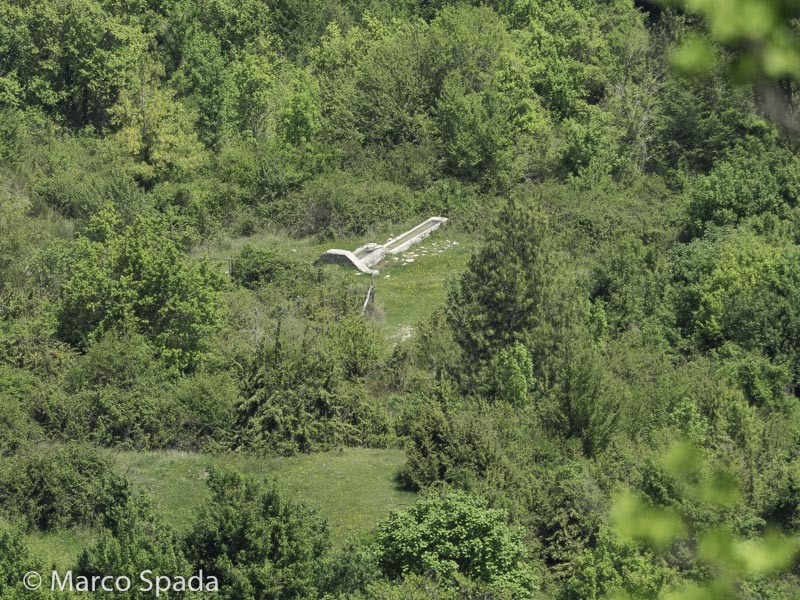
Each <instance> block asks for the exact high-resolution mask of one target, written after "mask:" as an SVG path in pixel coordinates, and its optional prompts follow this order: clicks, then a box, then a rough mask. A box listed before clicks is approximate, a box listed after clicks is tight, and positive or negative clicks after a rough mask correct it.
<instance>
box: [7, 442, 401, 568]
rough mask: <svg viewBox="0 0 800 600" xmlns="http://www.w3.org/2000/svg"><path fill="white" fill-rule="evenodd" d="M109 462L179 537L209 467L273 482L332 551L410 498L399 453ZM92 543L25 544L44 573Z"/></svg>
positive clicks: (115, 454) (158, 456)
mask: <svg viewBox="0 0 800 600" xmlns="http://www.w3.org/2000/svg"><path fill="white" fill-rule="evenodd" d="M109 456H110V457H111V458H112V459H113V460H114V461H115V462H116V464H117V465H118V467H119V470H120V472H121V473H122V474H124V475H125V476H127V477H128V478H129V479H130V480H131V481H132V482H133V484H134V486H135V487H136V488H137V489H139V490H142V491H146V492H148V493H149V494H151V495H152V496H153V498H154V500H155V504H156V506H157V508H158V509H159V510H160V511H161V512H162V513H163V514H164V516H165V518H166V520H167V522H169V523H170V524H171V525H172V526H174V527H175V528H176V529H178V530H179V531H181V532H185V531H187V530H188V529H189V528H190V527H191V525H192V523H193V521H194V518H195V515H196V514H197V510H198V509H199V507H200V506H201V505H202V503H203V501H204V500H205V499H206V498H207V497H208V488H207V487H206V485H205V483H204V479H205V478H206V475H207V470H208V467H210V466H212V467H217V468H224V467H227V468H238V469H240V470H241V471H242V472H243V473H245V474H246V475H248V476H251V477H265V478H272V479H274V480H275V481H276V482H278V484H279V485H280V486H281V487H282V488H283V489H284V490H286V491H287V492H288V493H289V494H290V495H291V497H293V498H295V499H298V500H302V501H303V502H305V503H306V504H308V505H309V506H312V507H314V508H316V509H318V510H319V511H320V513H321V514H322V515H323V516H324V517H325V518H326V519H327V521H328V526H329V527H330V532H331V541H332V543H333V546H334V548H341V547H342V546H343V545H344V544H345V543H346V542H347V541H348V540H349V539H358V538H363V537H365V536H368V535H369V533H370V532H371V531H372V530H373V529H374V528H375V526H376V525H377V524H378V523H379V522H380V521H381V520H383V519H385V518H386V517H388V516H389V513H391V512H392V511H393V510H399V509H403V508H406V507H408V506H410V505H411V504H413V503H414V500H415V498H416V494H414V493H412V492H408V491H404V490H402V489H400V488H399V487H398V485H397V483H396V482H395V478H396V476H397V474H398V473H399V471H400V469H401V468H402V466H403V463H404V462H405V457H404V455H403V452H402V451H400V450H370V449H363V448H346V449H344V450H342V451H333V452H323V453H318V454H304V455H298V456H293V457H289V458H283V457H274V458H271V457H268V458H262V457H255V456H246V455H235V454H226V455H218V456H209V455H202V454H194V453H188V452H177V451H158V452H133V451H126V452H119V451H109ZM1 525H2V523H0V526H1ZM95 535H96V533H95V532H94V531H92V530H70V531H60V532H53V533H41V532H34V533H31V534H29V535H28V536H26V537H27V542H28V545H29V547H30V549H31V552H32V554H33V555H34V556H36V557H37V558H38V559H39V561H40V562H41V563H42V565H43V566H45V567H46V568H50V567H51V566H52V565H56V567H57V568H59V569H61V570H66V569H68V568H70V567H72V566H74V565H75V563H76V561H77V559H78V556H80V553H81V551H82V550H83V548H85V547H86V546H87V545H89V544H90V543H92V541H93V539H94V538H95Z"/></svg>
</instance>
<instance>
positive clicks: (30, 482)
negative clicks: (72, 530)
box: [0, 444, 130, 530]
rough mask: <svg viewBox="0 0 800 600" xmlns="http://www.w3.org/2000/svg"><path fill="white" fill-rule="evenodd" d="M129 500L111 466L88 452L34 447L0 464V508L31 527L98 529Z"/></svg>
mask: <svg viewBox="0 0 800 600" xmlns="http://www.w3.org/2000/svg"><path fill="white" fill-rule="evenodd" d="M129 494H130V492H129V486H128V483H127V481H126V480H125V479H123V478H122V477H120V476H119V475H117V474H116V473H115V472H114V470H113V467H112V465H111V463H110V461H109V460H107V459H105V458H102V457H101V456H100V455H99V454H98V453H97V451H96V450H94V449H92V448H91V447H88V446H83V445H78V444H68V445H66V446H37V447H33V448H30V449H28V450H26V451H25V452H23V453H22V454H18V455H15V456H13V457H11V458H8V459H6V460H4V461H3V462H2V463H0V507H2V510H3V512H5V513H6V515H7V516H8V517H10V518H14V519H19V520H20V521H21V522H23V523H26V524H27V525H28V526H29V527H36V528H39V529H43V530H49V529H58V528H62V527H76V526H93V525H98V524H102V523H103V522H104V520H105V518H106V517H107V516H108V515H109V514H110V511H111V510H112V509H113V507H115V506H116V505H118V504H119V503H120V502H123V503H124V502H125V501H126V499H127V498H128V496H129Z"/></svg>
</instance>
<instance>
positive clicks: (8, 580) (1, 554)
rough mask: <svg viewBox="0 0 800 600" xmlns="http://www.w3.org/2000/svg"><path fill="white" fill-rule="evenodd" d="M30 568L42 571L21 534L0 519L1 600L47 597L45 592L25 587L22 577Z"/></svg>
mask: <svg viewBox="0 0 800 600" xmlns="http://www.w3.org/2000/svg"><path fill="white" fill-rule="evenodd" d="M31 570H35V571H37V572H40V573H41V572H42V571H41V565H40V564H38V561H37V560H36V559H35V558H34V557H33V556H32V555H31V553H30V551H29V550H28V547H27V546H26V545H25V541H24V540H23V537H22V535H21V534H20V533H19V532H17V531H16V530H14V529H13V528H11V527H10V526H8V525H6V524H5V523H3V522H2V521H0V597H2V598H3V600H28V599H29V598H31V597H34V598H43V597H48V596H49V595H48V594H47V592H40V593H35V592H31V591H30V590H28V589H26V588H25V586H24V584H23V577H24V576H25V574H26V573H27V572H29V571H31Z"/></svg>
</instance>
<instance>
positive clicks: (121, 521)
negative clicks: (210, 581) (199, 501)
mask: <svg viewBox="0 0 800 600" xmlns="http://www.w3.org/2000/svg"><path fill="white" fill-rule="evenodd" d="M145 570H149V571H151V572H152V574H148V575H147V579H148V580H150V581H155V579H156V577H157V576H159V575H164V576H167V577H169V578H171V579H173V580H174V579H175V578H176V577H177V576H180V577H183V578H185V579H188V578H189V577H190V576H192V575H195V574H196V571H195V570H194V569H192V565H190V563H189V562H188V561H187V560H186V558H185V557H184V554H183V551H182V548H181V541H180V539H179V538H178V536H177V534H176V533H175V532H174V531H173V530H172V529H171V528H170V527H169V525H167V524H166V523H165V522H164V521H163V520H162V518H161V517H160V515H158V514H157V513H156V512H155V510H154V509H153V507H152V505H151V503H150V502H149V501H148V500H147V499H146V498H144V497H142V496H138V495H137V496H132V497H130V498H127V499H125V500H122V501H120V502H119V503H118V504H116V505H115V506H114V507H113V508H112V509H111V510H110V511H109V514H108V515H107V518H106V527H105V528H103V529H102V531H101V532H100V533H99V535H98V537H97V539H96V540H95V541H93V543H92V544H91V545H90V546H89V547H88V548H86V549H84V550H83V552H82V553H81V555H80V558H79V559H78V564H77V568H76V569H75V575H76V576H84V577H89V578H91V577H92V576H95V575H99V576H107V575H109V574H113V575H114V576H115V577H121V576H126V577H128V578H129V579H130V581H131V582H132V585H131V590H130V591H128V592H120V591H115V592H107V593H105V592H102V591H97V592H95V593H94V594H93V597H97V598H109V599H111V598H127V599H131V600H133V599H135V598H141V597H142V596H143V595H144V594H143V593H141V592H140V591H139V588H141V587H144V586H146V584H145V583H144V582H142V581H141V580H140V574H141V573H142V572H143V571H145ZM204 579H205V578H204ZM153 593H154V594H155V592H153ZM161 593H162V594H163V591H162V592H161ZM169 597H170V598H196V597H199V596H197V595H196V594H191V593H186V594H184V593H180V592H175V591H170V592H169Z"/></svg>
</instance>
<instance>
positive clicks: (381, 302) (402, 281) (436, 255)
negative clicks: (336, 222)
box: [361, 226, 475, 339]
mask: <svg viewBox="0 0 800 600" xmlns="http://www.w3.org/2000/svg"><path fill="white" fill-rule="evenodd" d="M474 245H475V241H474V239H473V238H470V237H469V236H466V235H463V234H459V233H454V232H452V231H450V230H448V229H447V227H446V226H445V227H443V228H441V229H439V230H437V231H434V232H433V233H432V234H431V235H430V236H429V237H427V238H426V239H424V240H423V241H421V242H420V243H418V244H416V245H414V246H412V247H411V248H409V249H408V250H407V251H405V252H403V253H402V254H398V255H396V256H387V257H386V258H384V259H383V261H381V263H380V264H379V265H378V267H377V268H378V269H379V270H380V274H379V275H378V276H377V277H376V278H375V304H376V306H377V307H378V309H379V310H378V312H379V315H380V317H379V318H380V319H381V320H382V323H383V325H384V330H385V333H386V336H387V337H388V338H389V339H397V338H400V337H407V336H408V335H411V334H412V332H413V327H414V325H416V324H417V323H419V322H420V321H422V320H424V319H428V318H429V317H430V316H431V315H432V314H433V311H434V310H436V308H437V307H438V306H441V305H442V304H444V301H445V299H446V298H447V292H448V290H449V288H450V283H451V282H452V281H453V280H454V279H456V278H457V277H458V276H459V275H460V274H461V272H462V271H463V270H464V268H465V267H466V266H467V262H468V261H469V257H470V254H471V252H472V250H473V248H474ZM361 277H366V276H365V275H361Z"/></svg>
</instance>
